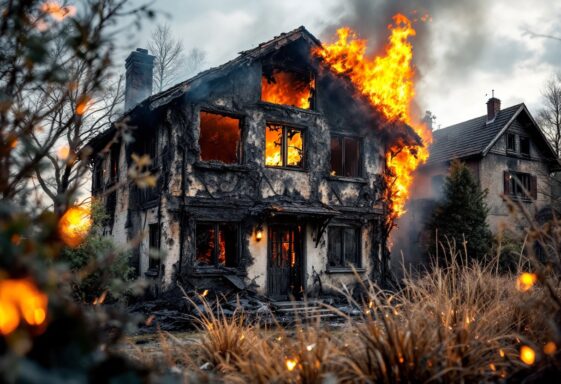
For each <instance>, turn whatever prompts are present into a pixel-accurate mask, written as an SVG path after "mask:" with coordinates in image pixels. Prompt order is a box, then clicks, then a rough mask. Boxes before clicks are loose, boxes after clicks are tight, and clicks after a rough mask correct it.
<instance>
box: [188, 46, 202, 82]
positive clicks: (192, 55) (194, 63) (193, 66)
mask: <svg viewBox="0 0 561 384" xmlns="http://www.w3.org/2000/svg"><path fill="white" fill-rule="evenodd" d="M205 64H206V52H205V51H204V50H202V49H200V48H192V49H191V50H190V51H189V53H188V54H187V58H186V60H185V71H186V73H185V75H186V77H191V76H194V75H196V74H197V73H198V72H200V71H201V70H202V69H203V67H204V66H205Z"/></svg>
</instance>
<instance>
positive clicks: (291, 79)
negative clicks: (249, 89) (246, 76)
mask: <svg viewBox="0 0 561 384" xmlns="http://www.w3.org/2000/svg"><path fill="white" fill-rule="evenodd" d="M314 88H315V81H314V78H313V76H312V75H311V74H309V73H306V72H296V71H287V70H279V69H266V68H264V69H263V77H262V78H261V100H263V101H266V102H269V103H274V104H283V105H290V106H293V107H298V108H302V109H313V108H312V105H313V98H314V97H313V95H314Z"/></svg>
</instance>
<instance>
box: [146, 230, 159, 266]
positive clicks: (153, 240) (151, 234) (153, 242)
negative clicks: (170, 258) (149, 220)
mask: <svg viewBox="0 0 561 384" xmlns="http://www.w3.org/2000/svg"><path fill="white" fill-rule="evenodd" d="M148 248H149V254H148V269H149V270H152V271H155V272H159V269H160V258H159V257H153V254H154V253H158V252H159V250H160V224H150V225H148Z"/></svg>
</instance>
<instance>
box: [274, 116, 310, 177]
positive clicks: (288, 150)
mask: <svg viewBox="0 0 561 384" xmlns="http://www.w3.org/2000/svg"><path fill="white" fill-rule="evenodd" d="M265 165H266V166H268V167H294V168H302V167H303V166H304V140H303V132H302V130H300V129H297V128H294V127H288V126H285V125H279V124H267V128H266V131H265Z"/></svg>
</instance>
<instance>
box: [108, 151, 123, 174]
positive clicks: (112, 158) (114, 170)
mask: <svg viewBox="0 0 561 384" xmlns="http://www.w3.org/2000/svg"><path fill="white" fill-rule="evenodd" d="M120 152H121V146H120V145H119V144H118V143H117V144H113V145H112V146H111V149H110V151H109V181H110V182H112V183H113V182H117V181H119V157H120V156H119V155H120Z"/></svg>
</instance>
